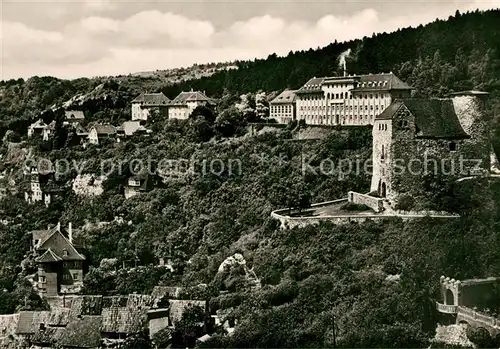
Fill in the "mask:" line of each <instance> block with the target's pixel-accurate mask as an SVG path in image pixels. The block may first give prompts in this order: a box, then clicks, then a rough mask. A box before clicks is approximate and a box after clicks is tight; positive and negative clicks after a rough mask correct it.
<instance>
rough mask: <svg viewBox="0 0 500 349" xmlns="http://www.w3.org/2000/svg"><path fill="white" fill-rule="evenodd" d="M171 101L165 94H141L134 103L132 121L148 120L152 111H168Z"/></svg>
mask: <svg viewBox="0 0 500 349" xmlns="http://www.w3.org/2000/svg"><path fill="white" fill-rule="evenodd" d="M169 103H170V99H168V98H167V96H165V95H164V94H163V93H161V92H160V93H141V94H140V95H139V96H138V97H137V98H135V99H134V100H133V101H132V120H147V119H148V117H149V114H150V113H151V111H152V110H158V111H159V112H163V111H165V112H166V110H167V108H168V104H169Z"/></svg>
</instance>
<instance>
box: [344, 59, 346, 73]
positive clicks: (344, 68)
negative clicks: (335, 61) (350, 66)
mask: <svg viewBox="0 0 500 349" xmlns="http://www.w3.org/2000/svg"><path fill="white" fill-rule="evenodd" d="M345 76H347V63H346V61H345V59H344V77H345Z"/></svg>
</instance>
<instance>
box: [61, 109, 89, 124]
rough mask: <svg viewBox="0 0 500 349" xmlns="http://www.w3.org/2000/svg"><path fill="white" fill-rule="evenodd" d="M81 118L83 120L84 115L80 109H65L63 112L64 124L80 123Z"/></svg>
mask: <svg viewBox="0 0 500 349" xmlns="http://www.w3.org/2000/svg"><path fill="white" fill-rule="evenodd" d="M83 120H85V115H84V114H83V111H81V110H66V111H65V112H64V123H65V124H73V123H80V122H82V121H83Z"/></svg>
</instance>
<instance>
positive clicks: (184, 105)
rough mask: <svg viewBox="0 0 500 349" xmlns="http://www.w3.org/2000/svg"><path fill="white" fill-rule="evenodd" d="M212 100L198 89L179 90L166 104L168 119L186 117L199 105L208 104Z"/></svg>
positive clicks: (211, 102)
mask: <svg viewBox="0 0 500 349" xmlns="http://www.w3.org/2000/svg"><path fill="white" fill-rule="evenodd" d="M210 104H213V101H212V100H211V99H210V98H208V97H207V96H206V95H205V93H203V92H200V91H191V92H181V93H180V94H179V95H178V96H177V97H175V98H174V100H173V101H172V102H170V104H169V106H168V118H169V119H187V118H188V117H189V115H191V113H192V112H193V110H195V109H196V107H198V106H200V105H205V106H206V105H210Z"/></svg>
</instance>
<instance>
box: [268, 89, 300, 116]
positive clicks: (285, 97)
mask: <svg viewBox="0 0 500 349" xmlns="http://www.w3.org/2000/svg"><path fill="white" fill-rule="evenodd" d="M295 102H296V95H295V91H292V90H285V91H283V92H281V93H280V94H279V95H278V96H277V97H276V98H275V99H273V100H272V101H271V102H270V103H269V117H270V118H271V119H274V120H276V121H277V122H278V123H280V124H288V123H289V122H290V121H292V120H295V117H296V115H295Z"/></svg>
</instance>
